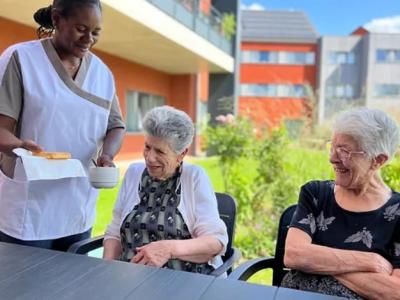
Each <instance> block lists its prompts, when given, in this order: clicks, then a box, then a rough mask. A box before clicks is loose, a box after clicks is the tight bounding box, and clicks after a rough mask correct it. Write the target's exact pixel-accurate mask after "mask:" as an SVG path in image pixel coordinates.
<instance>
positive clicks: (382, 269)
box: [372, 253, 393, 275]
mask: <svg viewBox="0 0 400 300" xmlns="http://www.w3.org/2000/svg"><path fill="white" fill-rule="evenodd" d="M373 254H374V256H373V263H374V270H372V271H373V272H375V273H384V274H388V275H391V274H392V272H393V266H392V264H391V263H390V262H389V261H388V260H387V259H386V258H384V257H383V256H381V255H379V254H376V253H373Z"/></svg>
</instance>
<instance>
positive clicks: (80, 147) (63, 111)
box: [0, 39, 124, 240]
mask: <svg viewBox="0 0 400 300" xmlns="http://www.w3.org/2000/svg"><path fill="white" fill-rule="evenodd" d="M0 82H1V87H0V114H3V115H7V116H10V117H12V118H14V119H15V120H17V121H18V128H17V129H16V134H17V135H18V136H20V138H21V139H31V140H33V141H35V142H37V143H38V144H39V145H41V146H42V147H43V148H44V150H45V151H62V152H71V154H72V158H76V159H79V160H80V161H81V162H82V165H83V166H84V168H86V169H87V168H88V167H89V165H90V161H91V159H92V158H96V156H97V154H98V152H99V149H100V148H101V146H102V141H103V139H104V137H105V135H106V132H107V130H109V129H112V128H118V127H124V125H123V122H122V119H121V113H120V109H119V106H118V100H117V98H116V94H115V85H114V79H113V76H112V74H111V72H110V70H109V69H108V68H107V67H106V66H105V64H104V63H103V62H102V61H101V60H100V59H99V58H97V57H96V56H95V55H93V54H91V53H89V54H88V55H86V56H85V57H84V58H83V60H82V63H81V66H80V69H79V71H78V73H77V75H76V78H75V80H73V79H72V78H71V77H70V76H69V75H68V73H67V72H66V70H65V69H64V67H63V65H62V62H61V60H60V59H59V57H58V55H57V53H56V51H55V49H54V47H53V45H52V43H51V41H50V39H44V40H40V41H31V42H26V43H21V44H17V45H14V46H11V47H10V48H8V49H7V50H6V51H5V52H4V53H3V54H2V56H1V57H0ZM97 195H98V193H97V190H95V189H93V188H92V187H91V186H90V184H89V181H88V179H87V178H64V179H59V180H38V181H27V180H26V177H25V174H24V170H23V167H22V165H21V160H20V159H15V158H13V159H10V157H7V156H5V155H3V156H2V158H1V160H0V231H2V232H4V233H6V234H7V235H10V236H12V237H15V238H18V239H22V240H43V239H56V238H60V237H65V236H69V235H73V234H78V233H81V232H84V231H86V230H88V229H89V228H90V227H92V225H93V222H94V218H95V203H96V198H97Z"/></svg>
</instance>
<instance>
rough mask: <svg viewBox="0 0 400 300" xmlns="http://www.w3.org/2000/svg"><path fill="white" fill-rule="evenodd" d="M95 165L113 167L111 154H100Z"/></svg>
mask: <svg viewBox="0 0 400 300" xmlns="http://www.w3.org/2000/svg"><path fill="white" fill-rule="evenodd" d="M97 166H99V167H115V164H114V163H113V160H112V158H111V156H109V155H107V154H102V155H100V156H99V158H98V159H97Z"/></svg>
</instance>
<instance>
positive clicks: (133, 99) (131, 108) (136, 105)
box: [126, 91, 165, 132]
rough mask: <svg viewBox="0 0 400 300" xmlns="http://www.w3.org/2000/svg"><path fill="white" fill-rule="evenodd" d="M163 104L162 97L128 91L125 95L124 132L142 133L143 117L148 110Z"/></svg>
mask: <svg viewBox="0 0 400 300" xmlns="http://www.w3.org/2000/svg"><path fill="white" fill-rule="evenodd" d="M164 104H165V99H164V97H161V96H157V95H151V94H146V93H139V92H135V91H128V92H127V94H126V130H127V131H128V132H140V131H142V129H143V127H142V120H143V117H144V115H145V114H146V113H147V112H148V111H149V110H150V109H152V108H154V107H156V106H161V105H164Z"/></svg>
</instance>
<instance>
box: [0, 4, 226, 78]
mask: <svg viewBox="0 0 400 300" xmlns="http://www.w3.org/2000/svg"><path fill="white" fill-rule="evenodd" d="M153 2H154V3H153ZM102 3H103V19H104V24H103V30H102V34H101V38H100V41H99V43H98V44H97V45H96V48H97V49H99V50H101V51H104V52H107V53H109V54H112V55H114V56H117V57H121V58H123V59H126V60H129V61H132V62H136V63H138V64H141V65H144V66H147V67H151V68H153V69H157V70H160V71H162V72H166V73H169V74H189V73H196V72H199V71H201V70H207V71H209V72H211V73H231V72H233V69H234V59H233V57H232V55H231V54H230V51H229V46H228V45H227V41H226V40H224V39H223V38H222V37H221V36H220V34H219V33H218V29H215V28H217V27H216V26H215V25H213V24H214V23H212V22H214V21H212V20H211V19H207V18H206V17H204V16H202V15H200V14H198V13H197V14H194V13H193V12H192V13H191V12H190V10H189V9H187V7H186V8H185V6H184V5H183V4H182V2H181V3H177V2H176V1H172V0H158V1H156V0H151V1H150V0H134V1H133V0H131V1H127V0H103V1H102ZM168 3H169V4H171V6H168V5H166V4H168ZM46 5H48V1H45V0H29V1H22V0H12V1H11V0H0V7H1V8H2V9H1V10H0V17H4V18H7V19H9V20H13V21H15V22H18V23H22V24H25V25H28V26H31V27H32V28H37V24H36V23H35V22H34V21H33V17H32V15H33V13H34V12H35V11H36V10H37V9H38V8H40V7H45V6H46ZM161 6H162V7H161ZM168 7H169V8H171V10H170V12H171V13H172V14H170V13H168V12H167V11H166V10H167V9H168ZM184 22H185V23H184ZM189 23H190V24H189ZM213 26H214V27H213ZM228 44H229V43H228Z"/></svg>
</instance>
